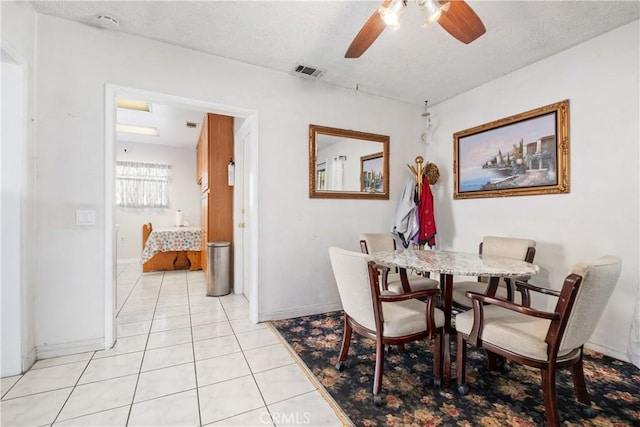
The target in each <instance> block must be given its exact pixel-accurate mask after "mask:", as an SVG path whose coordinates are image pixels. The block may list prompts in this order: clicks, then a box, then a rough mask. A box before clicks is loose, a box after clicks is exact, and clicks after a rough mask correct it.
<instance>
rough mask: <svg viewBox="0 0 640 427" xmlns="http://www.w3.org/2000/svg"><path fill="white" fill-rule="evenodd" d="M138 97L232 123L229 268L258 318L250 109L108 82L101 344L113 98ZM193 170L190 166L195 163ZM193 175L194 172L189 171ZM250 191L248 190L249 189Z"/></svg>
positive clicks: (112, 280) (111, 220) (112, 267)
mask: <svg viewBox="0 0 640 427" xmlns="http://www.w3.org/2000/svg"><path fill="white" fill-rule="evenodd" d="M118 98H127V99H141V100H145V101H147V102H150V103H158V104H164V105H167V106H170V107H171V106H173V107H176V108H181V109H188V110H193V111H201V112H202V114H204V113H206V112H210V113H215V114H221V115H226V116H232V117H234V118H235V120H236V122H237V123H238V124H239V126H236V130H235V132H234V133H235V137H234V146H235V156H236V158H235V162H236V165H237V166H236V185H235V186H234V242H233V244H234V259H236V260H239V263H238V262H236V265H235V266H234V268H239V269H240V270H239V273H240V274H238V275H237V277H236V284H234V285H236V286H234V292H236V293H239V292H242V293H243V294H244V295H245V296H246V297H247V299H248V300H249V319H250V320H251V321H252V322H254V323H257V321H258V286H257V277H258V276H257V270H258V191H257V190H258V186H257V184H258V181H257V176H258V163H257V159H258V155H257V153H258V140H257V135H258V132H257V124H258V117H257V112H256V111H255V110H248V109H243V108H238V107H233V106H228V105H222V104H216V103H212V102H208V101H202V100H197V99H190V98H183V97H177V96H172V95H166V94H161V93H156V92H148V91H142V90H138V89H133V88H127V87H121V86H115V85H107V86H106V88H105V212H104V218H105V254H106V260H105V261H106V262H105V348H110V347H111V346H112V345H113V343H114V342H115V338H116V336H115V322H114V310H115V301H116V295H115V292H116V286H117V281H116V275H117V272H116V265H117V257H116V247H117V244H118V242H117V241H116V226H115V200H114V188H115V163H116V132H115V129H116V100H117V99H118ZM194 169H195V165H194ZM194 176H195V174H194ZM249 189H251V191H249Z"/></svg>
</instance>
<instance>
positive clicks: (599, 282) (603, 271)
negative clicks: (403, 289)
mask: <svg viewBox="0 0 640 427" xmlns="http://www.w3.org/2000/svg"><path fill="white" fill-rule="evenodd" d="M620 267H621V259H620V257H617V256H606V257H602V258H600V259H598V260H596V261H593V262H590V263H578V264H576V265H575V266H574V267H573V268H572V269H571V271H570V274H571V273H573V274H578V275H580V276H582V277H583V278H582V282H581V284H580V288H579V289H578V293H577V296H576V300H575V303H574V306H573V309H572V310H571V314H570V315H569V320H568V323H567V328H566V330H565V333H564V337H563V340H562V342H561V344H560V349H559V351H558V359H559V360H560V359H562V356H564V355H568V354H570V353H571V352H572V351H573V350H575V349H576V348H579V347H581V346H582V345H584V343H585V342H586V341H587V340H588V339H589V337H590V336H591V333H592V332H593V330H594V329H595V326H596V324H597V322H598V321H599V320H600V316H601V315H602V312H603V311H604V306H605V305H606V303H607V301H608V300H609V297H610V296H611V293H612V292H613V289H614V287H615V284H616V283H617V281H618V277H619V275H620ZM483 313H484V316H483V319H484V320H483V328H482V332H481V336H480V339H481V340H482V341H484V342H487V343H490V344H493V345H495V346H497V347H500V348H503V349H505V350H508V351H511V352H514V353H518V354H522V355H523V356H526V357H530V358H532V359H536V360H544V361H547V360H548V357H547V343H546V342H545V339H546V337H547V332H548V330H549V325H550V324H551V321H550V320H546V319H539V318H536V317H532V316H527V315H525V314H521V313H517V312H514V311H511V310H507V309H505V308H502V307H498V306H495V305H487V306H484V308H483ZM473 317H474V315H473V310H468V311H465V312H464V313H460V314H458V315H457V316H456V330H457V331H458V332H462V333H464V334H467V335H468V334H470V333H471V329H472V327H473Z"/></svg>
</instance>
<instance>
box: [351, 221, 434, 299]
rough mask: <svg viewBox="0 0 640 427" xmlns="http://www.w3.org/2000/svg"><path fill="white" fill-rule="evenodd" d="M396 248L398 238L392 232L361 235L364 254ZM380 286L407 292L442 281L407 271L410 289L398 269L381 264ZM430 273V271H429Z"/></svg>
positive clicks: (432, 287)
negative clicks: (405, 284) (404, 284)
mask: <svg viewBox="0 0 640 427" xmlns="http://www.w3.org/2000/svg"><path fill="white" fill-rule="evenodd" d="M395 249H396V240H395V239H394V238H393V235H392V234H391V233H363V234H361V235H360V250H361V251H362V253H363V254H371V253H374V252H382V251H393V250H395ZM378 270H379V271H380V274H381V276H380V286H381V287H382V290H385V291H387V290H388V291H391V292H395V293H396V294H402V293H405V292H412V291H421V290H424V289H435V288H437V287H439V286H440V282H438V281H437V280H434V279H431V278H429V277H428V276H422V275H418V274H412V273H411V272H409V271H407V279H408V282H409V289H405V287H404V286H403V285H402V280H401V278H400V273H399V272H398V271H396V269H392V270H390V269H389V268H386V267H382V266H379V267H378ZM427 274H428V273H427Z"/></svg>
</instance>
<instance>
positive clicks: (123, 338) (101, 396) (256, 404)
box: [0, 264, 348, 427]
mask: <svg viewBox="0 0 640 427" xmlns="http://www.w3.org/2000/svg"><path fill="white" fill-rule="evenodd" d="M117 294H118V297H117V299H118V304H117V305H118V310H117V311H118V314H117V317H116V328H117V337H118V339H117V342H116V345H115V346H114V347H113V348H112V349H109V350H103V351H95V352H87V353H82V354H74V355H70V356H63V357H56V358H51V359H43V360H39V361H37V362H36V363H35V364H34V365H33V367H32V368H31V369H30V370H29V371H28V372H26V373H25V374H24V375H18V376H14V377H7V378H2V380H1V382H0V384H1V390H0V394H1V396H2V400H1V402H0V411H1V415H0V417H1V418H0V425H2V426H83V427H88V426H204V425H211V426H254V425H255V426H280V425H308V426H339V425H343V424H346V423H348V420H347V419H346V418H344V416H343V415H342V414H341V413H340V410H339V409H337V407H336V406H335V404H334V403H333V402H332V401H331V399H330V398H329V397H326V394H325V392H324V391H323V390H322V388H321V387H320V386H318V385H317V383H316V382H315V380H314V379H313V376H312V375H309V374H308V373H307V371H306V369H305V368H304V367H303V366H301V365H300V364H299V363H297V362H296V360H295V359H294V357H295V356H292V354H291V353H290V352H289V350H288V349H287V347H286V345H285V344H283V343H282V342H281V341H280V339H279V337H278V335H277V334H276V333H274V331H273V330H272V329H271V327H270V326H269V325H268V324H264V323H261V324H257V325H255V324H253V323H251V322H250V321H249V320H248V310H249V304H248V302H247V300H246V299H245V298H244V296H242V295H233V294H230V295H226V296H223V297H207V296H206V279H205V276H204V274H203V273H202V271H193V272H191V271H184V270H183V271H172V272H152V273H144V274H143V273H142V272H141V268H140V266H139V265H138V264H119V265H118V293H117Z"/></svg>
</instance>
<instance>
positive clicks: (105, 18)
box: [95, 13, 120, 30]
mask: <svg viewBox="0 0 640 427" xmlns="http://www.w3.org/2000/svg"><path fill="white" fill-rule="evenodd" d="M95 23H96V26H98V27H100V28H104V29H106V30H117V29H118V28H120V21H118V18H116V17H115V16H111V15H108V14H106V13H99V14H98V15H96V17H95Z"/></svg>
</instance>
